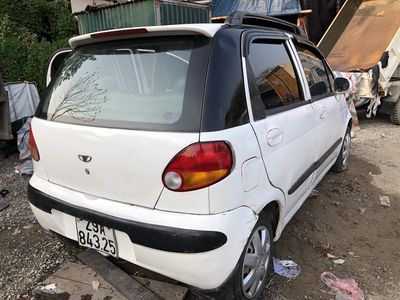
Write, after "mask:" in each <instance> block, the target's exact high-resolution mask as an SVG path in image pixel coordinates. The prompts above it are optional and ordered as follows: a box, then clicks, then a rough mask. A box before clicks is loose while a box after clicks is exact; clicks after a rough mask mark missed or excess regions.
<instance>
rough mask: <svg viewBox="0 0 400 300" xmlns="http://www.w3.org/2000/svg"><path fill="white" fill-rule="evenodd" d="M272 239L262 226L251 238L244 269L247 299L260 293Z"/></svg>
mask: <svg viewBox="0 0 400 300" xmlns="http://www.w3.org/2000/svg"><path fill="white" fill-rule="evenodd" d="M270 248H271V239H270V236H269V231H268V229H267V227H265V226H260V227H258V228H257V230H256V231H254V233H253V235H252V236H251V239H250V243H249V244H248V246H247V249H246V253H245V255H244V262H243V267H242V290H243V294H244V295H245V296H246V298H252V297H254V296H255V295H256V294H257V292H258V291H259V289H260V287H261V285H262V283H263V281H264V278H265V275H266V272H267V269H268V265H269V260H270Z"/></svg>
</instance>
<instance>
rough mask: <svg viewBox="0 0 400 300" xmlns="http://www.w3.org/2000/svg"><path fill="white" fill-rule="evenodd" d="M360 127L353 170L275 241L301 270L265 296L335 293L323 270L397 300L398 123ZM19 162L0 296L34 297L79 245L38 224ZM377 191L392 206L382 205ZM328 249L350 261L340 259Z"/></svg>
mask: <svg viewBox="0 0 400 300" xmlns="http://www.w3.org/2000/svg"><path fill="white" fill-rule="evenodd" d="M361 128H362V130H361V131H360V132H357V133H356V138H355V139H353V146H352V156H351V163H350V168H349V170H348V171H347V172H345V173H342V174H335V173H329V174H328V175H327V176H326V177H325V178H324V179H323V180H322V182H321V183H320V184H319V185H318V186H317V190H318V192H319V195H318V196H317V197H316V198H312V199H311V198H310V199H308V200H307V201H306V202H305V203H304V205H303V207H302V208H301V209H300V210H299V212H298V213H297V214H296V215H295V217H294V218H293V219H292V220H291V222H290V223H289V224H288V226H287V227H286V229H285V230H284V232H283V235H282V237H281V239H280V240H279V241H278V242H277V243H276V244H275V248H274V256H275V257H277V258H282V259H290V260H293V261H295V262H296V263H298V264H299V265H300V267H301V269H302V272H301V274H300V276H299V277H297V278H296V279H292V280H288V279H286V278H283V277H280V276H278V275H273V276H272V277H271V282H270V284H269V286H268V288H267V289H266V291H265V297H264V299H272V300H285V299H334V298H335V296H334V295H332V294H330V293H329V289H328V288H327V287H326V286H325V285H324V284H323V283H322V282H321V280H320V274H321V273H322V272H324V271H330V272H332V273H334V274H335V275H336V276H338V277H340V278H354V279H355V280H356V281H357V282H358V283H359V286H360V287H361V289H362V290H363V291H364V294H365V296H366V298H367V299H372V300H379V299H400V280H399V278H400V241H399V239H400V127H396V126H394V125H391V124H390V121H389V120H388V119H386V118H378V119H373V120H362V121H361ZM17 163H18V162H17V156H16V155H14V156H12V157H10V158H7V159H4V158H0V188H7V189H9V190H10V194H9V195H7V196H6V198H0V203H1V202H2V201H5V200H7V201H10V206H9V207H8V208H6V209H4V210H3V211H1V212H0V299H29V296H28V295H29V294H30V293H31V290H32V289H33V288H34V287H35V286H36V285H37V284H38V283H39V282H40V281H41V280H43V279H45V278H46V277H47V276H48V275H50V274H51V273H52V272H53V271H54V270H56V269H57V268H58V267H59V266H60V265H61V264H63V263H64V262H66V261H74V260H76V256H75V255H76V252H77V251H78V250H77V247H74V246H71V245H69V244H68V245H64V244H63V243H61V242H60V241H58V240H56V239H54V238H53V237H51V236H48V235H46V234H44V233H43V231H42V230H41V229H40V226H39V225H38V224H37V222H36V221H35V220H34V218H33V216H32V213H31V212H30V208H29V205H28V203H27V200H26V186H27V182H28V178H23V177H21V176H19V175H16V174H14V172H13V169H14V167H15V166H16V165H17ZM379 196H388V197H389V199H390V202H391V206H390V207H387V208H383V207H381V205H380V201H379ZM328 253H329V254H330V255H334V256H336V257H337V258H342V259H344V260H345V262H344V263H343V264H342V265H336V264H335V263H334V262H333V259H330V258H328V256H327V254H328ZM21 295H24V296H21ZM25 295H26V296H25ZM190 299H192V298H190Z"/></svg>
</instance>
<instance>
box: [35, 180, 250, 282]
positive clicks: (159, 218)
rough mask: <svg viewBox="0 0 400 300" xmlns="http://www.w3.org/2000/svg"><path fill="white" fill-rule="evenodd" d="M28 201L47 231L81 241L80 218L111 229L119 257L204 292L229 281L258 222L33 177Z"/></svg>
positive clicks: (244, 212)
mask: <svg viewBox="0 0 400 300" xmlns="http://www.w3.org/2000/svg"><path fill="white" fill-rule="evenodd" d="M28 199H29V202H30V203H31V208H32V211H33V212H34V214H35V216H36V218H37V219H38V221H39V223H40V224H41V225H42V227H44V228H45V229H48V230H51V231H54V232H57V233H58V234H61V235H63V236H65V237H67V238H70V239H73V240H77V233H76V223H75V218H76V217H77V218H82V219H85V220H89V221H92V222H95V223H97V224H100V225H104V226H107V227H110V228H113V229H115V237H116V241H117V245H118V256H119V257H120V258H122V259H125V260H127V261H130V262H132V263H135V264H138V265H140V266H142V267H145V268H147V269H150V270H152V271H155V272H158V273H160V274H163V275H165V276H168V277H171V278H174V279H176V280H179V281H182V282H184V283H187V284H189V285H193V286H196V287H199V288H202V289H213V288H217V287H218V286H220V285H221V284H222V283H223V282H224V281H225V280H226V279H227V278H228V277H229V275H230V273H231V272H232V270H233V269H234V267H235V265H236V263H237V261H238V259H239V257H240V255H241V252H242V250H243V247H244V245H245V243H246V241H247V238H248V236H249V234H250V232H251V230H252V228H253V226H254V224H255V222H256V220H257V218H256V216H255V215H254V212H253V211H252V210H251V209H249V208H247V207H240V208H238V209H235V210H233V211H229V212H226V213H222V214H217V215H189V214H181V213H171V212H165V211H158V210H154V209H148V208H143V207H136V206H133V205H129V204H124V203H119V202H115V201H111V200H107V199H102V198H97V197H93V196H89V195H86V194H83V193H80V192H77V191H73V190H70V189H66V188H64V187H61V186H58V185H55V184H52V183H49V182H48V181H45V180H43V179H41V178H39V177H37V176H35V175H34V176H33V177H32V179H31V181H30V186H29V188H28Z"/></svg>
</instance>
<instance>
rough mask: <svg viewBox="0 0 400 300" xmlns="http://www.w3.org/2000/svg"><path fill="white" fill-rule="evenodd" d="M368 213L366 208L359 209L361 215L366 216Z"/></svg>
mask: <svg viewBox="0 0 400 300" xmlns="http://www.w3.org/2000/svg"><path fill="white" fill-rule="evenodd" d="M366 211H367V208H366V207H359V208H358V212H359V213H360V215H364V214H365V212H366Z"/></svg>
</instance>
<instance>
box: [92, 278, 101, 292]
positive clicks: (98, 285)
mask: <svg viewBox="0 0 400 300" xmlns="http://www.w3.org/2000/svg"><path fill="white" fill-rule="evenodd" d="M92 287H93V289H94V290H95V291H98V290H99V287H100V282H99V281H98V280H93V281H92Z"/></svg>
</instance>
